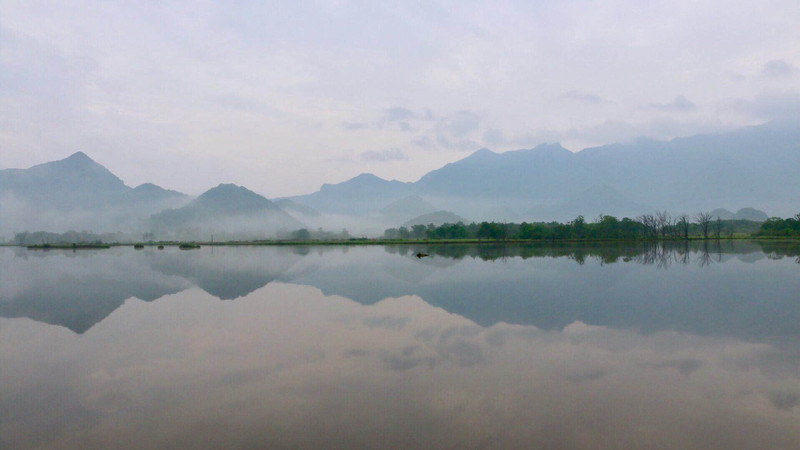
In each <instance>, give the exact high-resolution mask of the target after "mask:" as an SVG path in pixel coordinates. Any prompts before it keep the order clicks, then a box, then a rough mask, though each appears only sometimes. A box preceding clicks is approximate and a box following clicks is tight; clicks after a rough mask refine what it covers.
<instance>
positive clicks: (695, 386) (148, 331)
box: [0, 242, 800, 449]
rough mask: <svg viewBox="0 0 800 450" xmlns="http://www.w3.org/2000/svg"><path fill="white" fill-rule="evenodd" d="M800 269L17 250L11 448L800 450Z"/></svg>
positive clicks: (473, 256) (749, 249)
mask: <svg viewBox="0 0 800 450" xmlns="http://www.w3.org/2000/svg"><path fill="white" fill-rule="evenodd" d="M420 250H422V251H424V252H427V253H430V256H429V257H426V258H422V259H418V258H416V257H415V256H414V254H415V253H417V252H418V251H420ZM798 255H800V247H798V246H790V245H780V244H758V243H753V242H737V243H730V242H728V243H725V242H723V243H720V244H717V243H710V244H707V245H702V244H696V245H692V246H682V245H679V246H675V247H658V246H656V247H647V246H621V245H604V246H592V247H590V246H577V247H576V246H555V247H553V246H550V247H548V246H522V247H520V246H509V247H503V246H482V247H475V246H442V247H438V246H437V247H434V246H431V247H294V248H290V247H278V248H276V247H239V248H232V247H216V248H213V249H212V248H210V247H209V248H202V249H200V250H196V251H179V250H178V249H177V248H167V249H165V250H163V251H158V250H155V249H145V250H142V251H136V250H134V249H132V248H114V249H110V250H101V251H78V252H74V253H73V252H71V251H48V252H42V251H28V250H24V249H17V248H0V267H2V271H0V448H67V449H71V448H81V449H83V448H179V447H180V448H182V447H186V448H287V447H288V448H337V447H339V448H362V447H369V448H385V447H404V448H409V447H412V448H413V447H417V448H647V449H650V448H758V449H762V448H786V449H790V448H800V264H798V262H799V261H800V259H799V258H798Z"/></svg>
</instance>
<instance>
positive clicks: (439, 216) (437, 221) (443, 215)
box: [403, 211, 468, 227]
mask: <svg viewBox="0 0 800 450" xmlns="http://www.w3.org/2000/svg"><path fill="white" fill-rule="evenodd" d="M458 222H462V223H468V221H467V219H465V218H463V217H461V216H459V215H458V214H455V213H452V212H450V211H435V212H432V213H428V214H423V215H421V216H418V217H415V218H413V219H411V220H409V221H407V222H405V223H404V224H403V226H404V227H413V226H414V225H429V224H434V225H436V226H437V227H438V226H440V225H444V224H446V223H458Z"/></svg>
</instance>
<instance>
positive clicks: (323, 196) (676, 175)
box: [292, 120, 800, 220]
mask: <svg viewBox="0 0 800 450" xmlns="http://www.w3.org/2000/svg"><path fill="white" fill-rule="evenodd" d="M797 173H800V122H798V121H796V120H795V121H775V122H770V123H767V124H764V125H760V126H752V127H744V128H741V129H738V130H734V131H730V132H725V133H717V134H705V135H696V136H690V137H685V138H676V139H673V140H671V141H667V142H662V141H654V140H650V139H638V140H635V141H632V142H628V143H619V144H609V145H604V146H600V147H593V148H587V149H584V150H582V151H579V152H571V151H569V150H567V149H565V148H563V147H562V146H560V145H559V144H544V145H540V146H537V147H535V148H532V149H523V150H517V151H509V152H505V153H495V152H492V151H490V150H488V149H482V150H479V151H477V152H475V153H473V154H471V155H469V156H467V157H465V158H463V159H461V160H458V161H455V162H453V163H450V164H447V165H445V166H443V167H441V168H439V169H436V170H433V171H431V172H429V173H427V174H425V175H424V176H423V177H422V178H420V179H419V180H418V181H416V182H413V183H402V182H399V181H387V180H383V179H381V178H378V177H375V176H374V175H368V174H362V175H359V176H358V177H356V178H353V179H351V180H348V181H345V182H343V183H339V184H336V185H324V186H323V187H322V188H321V189H320V191H319V192H316V193H313V194H310V195H305V196H297V197H293V198H292V199H293V200H295V201H297V202H298V203H301V204H305V205H309V206H312V207H314V208H317V209H319V210H320V211H322V212H326V213H331V214H352V215H363V214H366V213H370V212H377V211H379V210H380V209H381V208H383V207H384V206H385V205H386V204H387V202H392V201H396V200H399V199H402V198H405V197H408V196H411V195H417V196H420V197H423V198H425V199H426V201H429V202H431V203H434V204H441V205H447V206H448V209H450V210H453V211H458V212H459V213H460V214H465V215H468V216H470V217H473V218H476V219H478V218H480V219H481V220H483V219H490V217H487V214H489V213H490V212H491V211H492V209H493V208H497V207H503V208H510V209H512V210H514V211H524V212H525V214H524V216H528V217H523V218H525V219H533V218H538V219H544V218H545V217H546V218H547V219H549V220H554V219H555V220H569V219H571V218H574V215H575V214H583V215H584V216H587V217H589V216H590V215H593V214H595V213H596V212H597V213H600V212H602V213H604V214H612V215H618V216H621V215H628V214H630V215H635V214H641V213H646V212H652V210H655V209H658V210H668V211H672V212H675V213H678V212H691V211H694V212H697V211H708V210H710V209H713V207H714V206H715V205H720V204H751V205H757V206H758V207H760V208H765V209H768V210H769V211H772V212H774V213H777V214H782V215H793V214H795V213H796V211H798V210H800V197H798V196H797V195H796V193H797V192H800V177H798V176H796V174H797ZM598 189H599V190H600V191H599V192H596V191H597V190H598ZM592 196H594V197H596V198H594V199H592V198H591V197H592ZM606 200H609V202H608V203H606ZM317 205H319V206H317ZM639 207H642V208H643V210H640V211H637V210H636V209H637V208H639ZM494 219H495V220H500V219H502V218H500V217H494Z"/></svg>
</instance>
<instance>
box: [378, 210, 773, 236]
mask: <svg viewBox="0 0 800 450" xmlns="http://www.w3.org/2000/svg"><path fill="white" fill-rule="evenodd" d="M759 225H760V224H759V223H758V222H751V221H748V220H720V219H717V220H712V218H711V215H710V214H709V213H699V214H697V215H696V216H695V217H694V219H690V218H689V216H687V215H681V216H677V217H673V216H671V215H670V214H669V213H667V212H659V213H656V214H653V215H649V214H646V215H642V216H639V217H637V218H636V219H630V218H628V217H625V218H623V219H617V218H616V217H614V216H606V215H601V216H600V217H598V218H597V220H595V221H594V222H587V221H586V220H585V219H584V218H583V216H578V217H576V218H575V219H574V220H572V221H570V222H567V223H559V222H533V223H528V222H522V223H498V222H481V223H474V222H473V223H470V224H468V225H465V224H464V223H462V222H459V223H446V224H444V225H440V226H435V225H433V224H429V225H427V226H426V225H414V226H412V227H411V228H407V227H400V228H389V229H388V230H386V231H385V232H384V234H383V236H384V238H385V239H389V240H410V239H452V240H464V239H467V240H478V241H482V240H487V241H507V240H511V241H563V240H688V239H709V238H717V239H719V238H722V237H726V238H730V237H746V236H749V235H751V234H753V233H755V232H757V231H758V230H759Z"/></svg>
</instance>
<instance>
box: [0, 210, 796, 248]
mask: <svg viewBox="0 0 800 450" xmlns="http://www.w3.org/2000/svg"><path fill="white" fill-rule="evenodd" d="M122 237H123V236H122V235H121V234H119V233H115V234H106V235H96V234H92V233H88V232H80V233H76V232H67V233H63V234H57V233H45V232H34V233H28V232H24V233H17V234H16V235H15V237H14V241H13V242H11V243H9V244H10V245H16V246H26V247H28V248H31V249H75V250H77V249H102V248H109V247H111V246H120V245H133V246H135V247H136V248H137V249H141V248H144V247H145V246H159V247H161V248H163V247H164V246H181V247H182V249H185V250H189V249H194V248H198V246H200V245H309V244H314V245H391V244H404V243H418V242H420V241H424V242H426V243H429V244H437V243H454V242H455V243H474V244H479V243H486V242H498V241H505V242H531V241H533V242H536V241H640V240H644V241H660V240H704V239H753V238H756V239H797V238H800V214H797V215H795V216H794V217H790V218H786V219H783V218H778V217H774V218H770V219H768V220H766V221H765V222H755V221H749V220H722V219H719V218H714V217H713V216H711V214H710V213H698V214H696V215H694V216H688V215H685V214H684V215H679V216H672V215H670V214H669V213H666V212H659V213H655V214H645V215H641V216H639V217H637V218H636V219H630V218H628V217H625V218H622V219H618V218H616V217H614V216H610V215H601V216H600V217H598V218H597V219H595V220H594V221H587V220H585V219H584V217H583V216H578V217H576V218H575V219H574V220H571V221H569V222H566V223H562V222H521V223H503V222H480V223H477V222H472V223H469V224H464V223H462V222H458V223H446V224H442V225H438V226H437V225H433V224H429V225H414V226H411V227H399V228H389V229H387V230H385V231H384V233H383V236H382V237H379V238H366V237H360V238H359V237H351V236H349V235H346V236H343V237H341V238H337V239H331V238H330V237H329V236H327V235H326V236H325V237H324V238H318V237H316V236H315V233H312V232H309V231H308V230H306V229H300V230H296V231H293V232H291V233H288V234H287V236H286V237H284V238H280V239H266V240H225V241H217V242H214V241H212V240H209V241H202V240H199V241H198V240H191V241H188V240H153V239H150V240H147V241H141V240H133V239H121V238H122Z"/></svg>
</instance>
